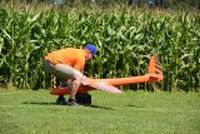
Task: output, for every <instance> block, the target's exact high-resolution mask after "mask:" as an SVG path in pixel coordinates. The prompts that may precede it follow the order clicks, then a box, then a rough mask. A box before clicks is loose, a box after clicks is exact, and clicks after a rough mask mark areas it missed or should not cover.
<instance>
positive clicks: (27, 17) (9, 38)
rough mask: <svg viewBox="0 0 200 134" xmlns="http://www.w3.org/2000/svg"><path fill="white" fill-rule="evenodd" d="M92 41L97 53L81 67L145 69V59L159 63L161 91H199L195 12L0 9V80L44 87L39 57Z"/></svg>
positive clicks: (112, 73) (93, 73)
mask: <svg viewBox="0 0 200 134" xmlns="http://www.w3.org/2000/svg"><path fill="white" fill-rule="evenodd" d="M86 43H94V44H96V45H97V47H98V49H99V55H98V56H96V57H95V59H94V60H92V61H90V62H89V63H88V64H87V65H86V70H85V71H86V74H87V75H88V76H90V77H95V78H112V77H126V76H132V75H142V74H144V73H145V72H146V67H147V63H148V57H149V56H150V55H152V54H155V55H158V57H159V58H160V61H161V64H162V65H163V72H164V80H163V81H162V82H160V83H159V88H160V89H162V90H167V91H173V90H184V91H199V89H200V13H199V12H196V13H195V14H190V13H189V12H184V13H170V12H166V13H165V12H153V11H133V10H129V9H123V10H110V11H103V10H96V11H95V10H94V9H93V10H76V9H71V10H55V9H49V10H41V11H40V10H38V11H31V10H25V9H24V10H15V9H12V8H9V9H8V8H4V7H1V8H0V73H1V74H0V83H1V85H9V84H11V85H13V86H15V87H18V88H32V89H37V88H48V87H50V86H51V83H52V81H51V77H50V76H49V75H47V74H46V73H45V72H44V69H43V58H44V56H45V55H46V54H47V53H48V52H50V51H52V50H56V49H60V48H64V47H76V48H80V47H84V45H85V44H86Z"/></svg>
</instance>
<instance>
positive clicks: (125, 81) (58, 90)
mask: <svg viewBox="0 0 200 134" xmlns="http://www.w3.org/2000/svg"><path fill="white" fill-rule="evenodd" d="M162 79H163V72H162V69H161V64H160V62H159V60H158V59H157V57H155V56H151V57H150V60H149V66H148V72H147V74H145V75H142V76H132V77H127V78H112V79H90V78H85V79H84V80H83V81H82V84H81V86H80V87H79V89H78V93H77V97H76V98H77V100H78V101H80V102H79V103H81V104H83V103H87V104H91V97H90V96H89V100H88V101H86V100H84V98H85V97H84V96H85V95H86V96H87V97H86V98H88V94H87V93H88V92H89V91H93V90H102V91H107V92H111V93H116V94H119V93H122V91H121V90H120V89H118V88H117V87H118V86H121V85H129V84H135V83H147V82H157V81H160V80H162ZM50 93H51V94H52V95H57V96H59V97H63V96H64V95H66V94H70V90H69V89H68V87H55V88H53V89H52V90H51V92H50ZM80 98H82V99H80ZM57 102H58V100H57Z"/></svg>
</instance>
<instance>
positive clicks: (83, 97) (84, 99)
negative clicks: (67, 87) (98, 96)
mask: <svg viewBox="0 0 200 134" xmlns="http://www.w3.org/2000/svg"><path fill="white" fill-rule="evenodd" d="M76 102H77V103H78V104H80V105H87V106H88V105H91V103H92V96H91V95H90V94H89V93H82V94H81V93H78V94H76Z"/></svg>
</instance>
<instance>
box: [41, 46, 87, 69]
mask: <svg viewBox="0 0 200 134" xmlns="http://www.w3.org/2000/svg"><path fill="white" fill-rule="evenodd" d="M45 59H46V60H49V61H50V62H51V63H52V64H54V65H55V64H58V63H61V64H67V65H70V66H71V67H73V68H75V69H77V70H79V71H83V70H84V66H85V54H84V50H82V49H75V48H66V49H61V50H57V51H54V52H51V53H49V54H48V55H47V56H45Z"/></svg>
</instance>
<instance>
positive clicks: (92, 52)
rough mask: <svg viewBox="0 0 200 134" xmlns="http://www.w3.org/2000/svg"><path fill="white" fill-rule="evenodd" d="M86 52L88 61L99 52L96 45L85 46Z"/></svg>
mask: <svg viewBox="0 0 200 134" xmlns="http://www.w3.org/2000/svg"><path fill="white" fill-rule="evenodd" d="M85 51H86V56H85V57H86V60H89V59H91V58H92V57H93V56H94V55H95V54H96V52H97V48H96V46H95V45H94V44H87V45H86V46H85Z"/></svg>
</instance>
